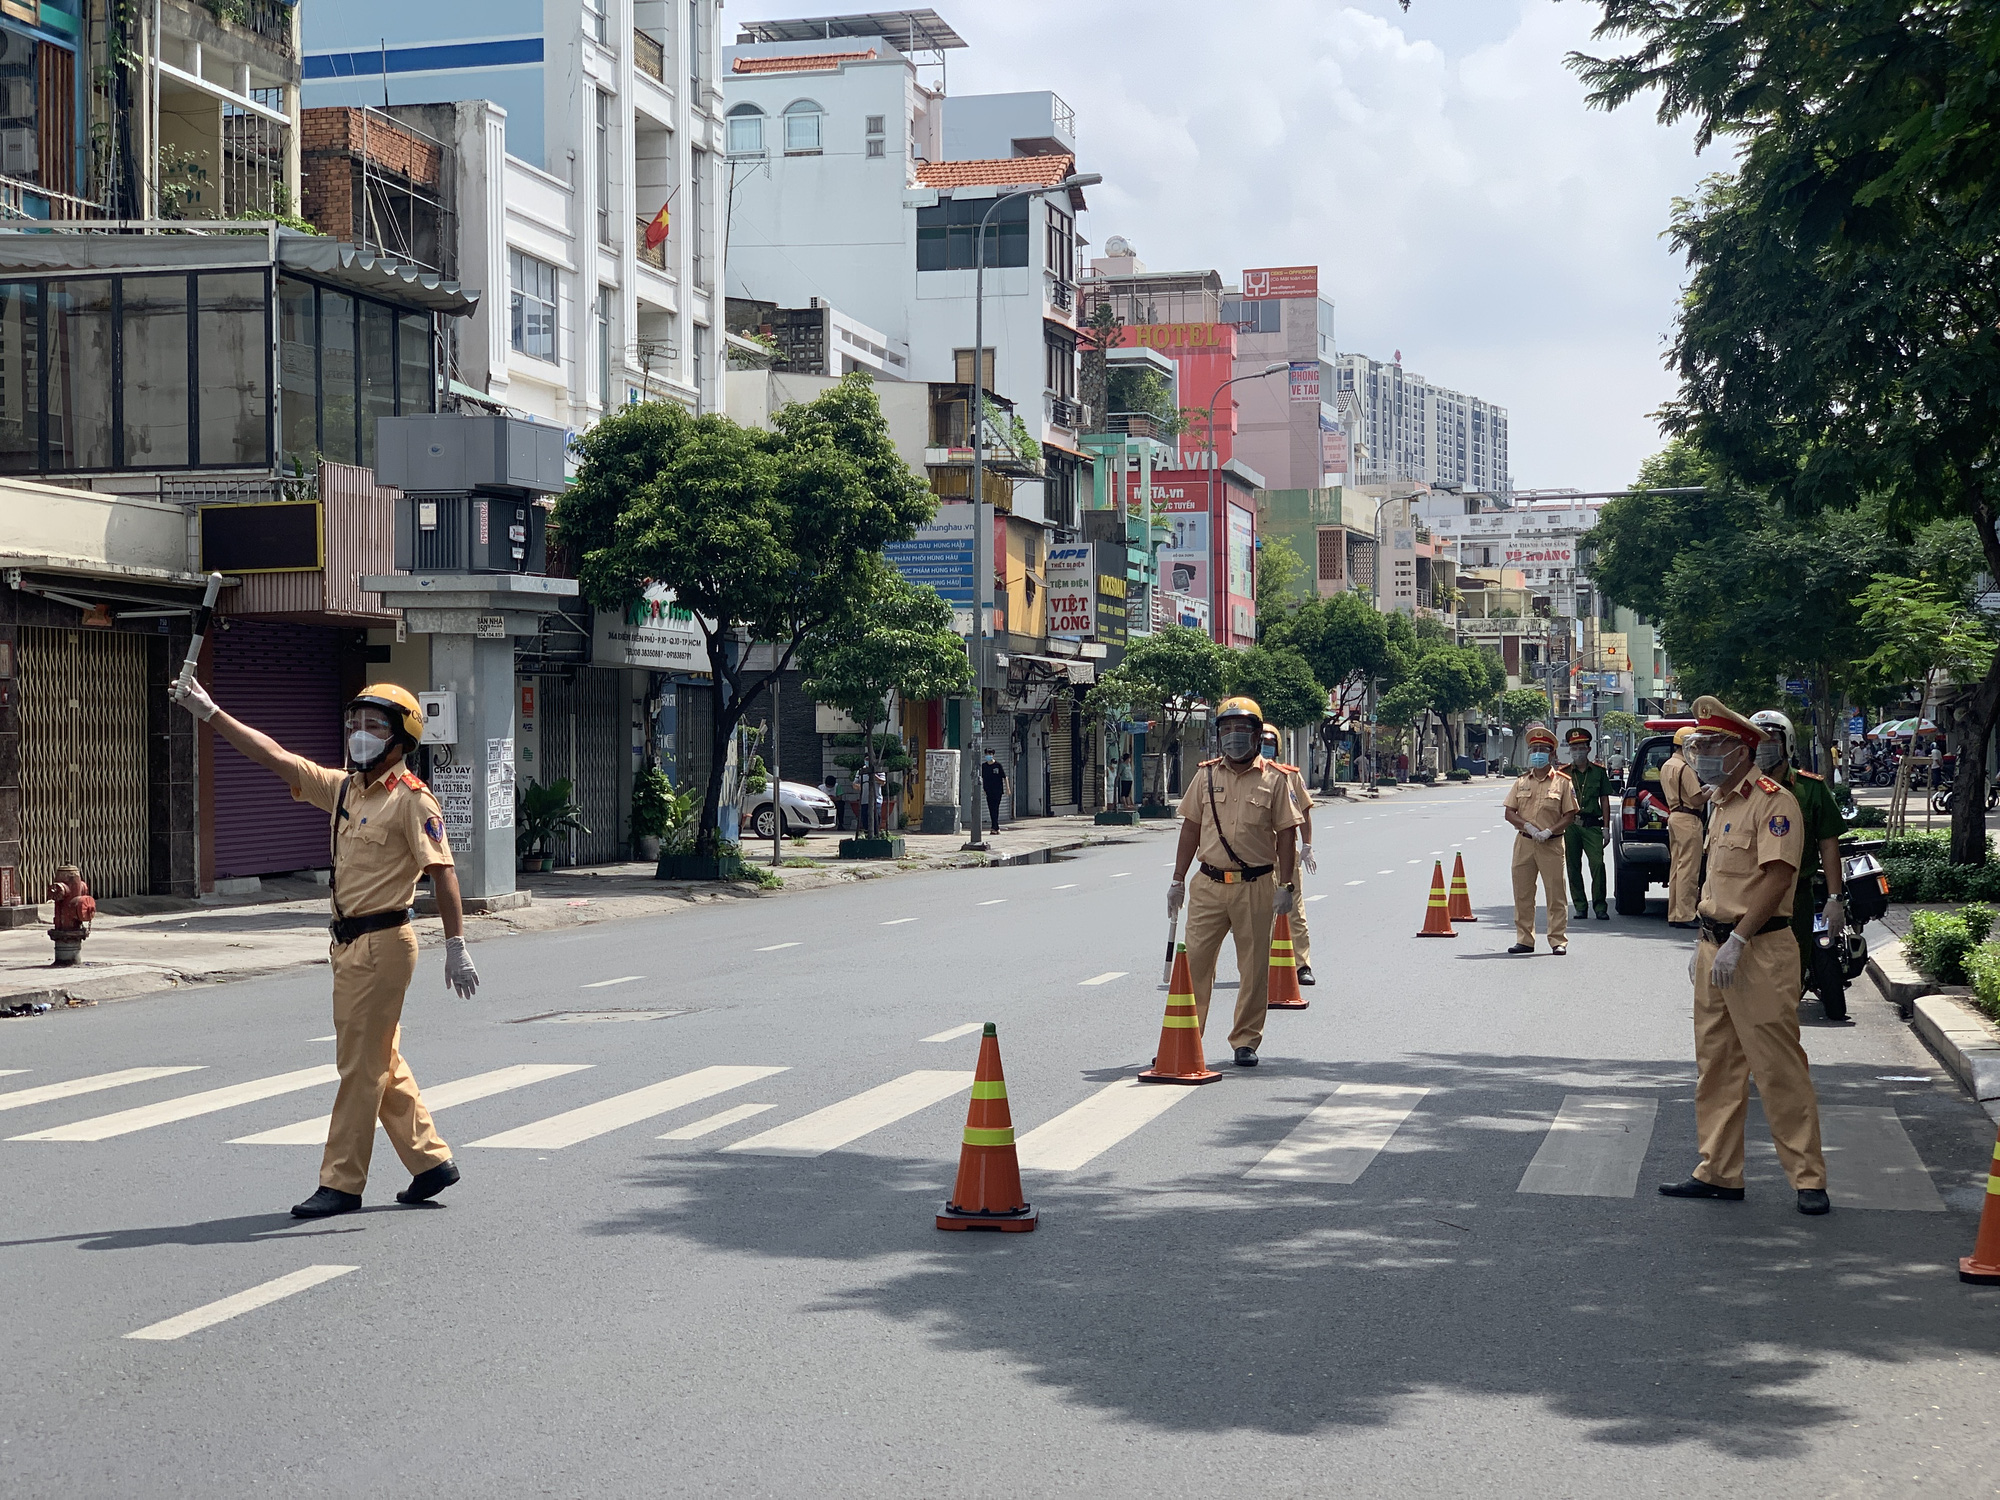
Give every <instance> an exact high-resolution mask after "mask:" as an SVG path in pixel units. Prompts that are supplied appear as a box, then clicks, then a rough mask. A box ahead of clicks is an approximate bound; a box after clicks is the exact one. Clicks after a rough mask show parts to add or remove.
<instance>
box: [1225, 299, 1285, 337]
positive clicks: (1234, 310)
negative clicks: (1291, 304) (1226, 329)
mask: <svg viewBox="0 0 2000 1500" xmlns="http://www.w3.org/2000/svg"><path fill="white" fill-rule="evenodd" d="M1281 306H1283V304H1282V303H1280V302H1279V301H1278V299H1277V298H1275V297H1256V298H1251V299H1248V300H1246V299H1244V298H1240V297H1225V298H1223V299H1222V321H1223V322H1225V323H1234V324H1235V325H1236V328H1237V331H1238V332H1239V333H1277V332H1280V331H1281V329H1280V324H1279V320H1278V309H1279V308H1280V307H1281Z"/></svg>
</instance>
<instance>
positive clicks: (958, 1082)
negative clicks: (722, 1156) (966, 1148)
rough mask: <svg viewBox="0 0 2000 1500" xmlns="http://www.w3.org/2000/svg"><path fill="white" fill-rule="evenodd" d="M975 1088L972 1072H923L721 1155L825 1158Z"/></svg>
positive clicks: (892, 1081) (831, 1106) (739, 1144)
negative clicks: (835, 1151) (953, 1096)
mask: <svg viewBox="0 0 2000 1500" xmlns="http://www.w3.org/2000/svg"><path fill="white" fill-rule="evenodd" d="M971 1086H972V1074H971V1073H970V1072H964V1073H960V1072H955V1071H954V1072H945V1071H942V1070H939V1069H932V1068H919V1069H917V1070H916V1071H915V1072H913V1073H905V1074H904V1075H903V1076H902V1077H901V1078H892V1079H890V1080H889V1082H887V1083H883V1084H878V1085H876V1086H875V1087H874V1088H872V1089H867V1090H864V1091H863V1092H861V1093H859V1094H856V1095H854V1096H853V1097H852V1098H849V1099H843V1100H841V1101H840V1102H839V1103H838V1104H829V1105H828V1106H827V1107H826V1108H825V1109H816V1110H814V1111H813V1112H812V1113H811V1114H809V1115H801V1116H800V1117H799V1118H798V1119H796V1120H788V1121H787V1122H786V1123H784V1124H783V1125H778V1126H774V1127H773V1128H771V1129H770V1130H767V1131H765V1132H764V1133H763V1134H762V1135H753V1136H751V1137H750V1139H749V1140H747V1141H738V1142H737V1143H736V1144H735V1145H733V1146H724V1147H723V1148H722V1149H723V1150H725V1151H742V1152H746V1153H748V1154H749V1155H752V1156H823V1155H825V1154H826V1153H827V1152H829V1151H832V1150H835V1149H837V1148H839V1147H841V1146H845V1145H847V1144H848V1143H849V1142H850V1141H858V1140H860V1139H861V1137H863V1136H864V1135H868V1134H870V1133H871V1132H873V1131H877V1130H880V1129H882V1128H883V1127H884V1126H885V1125H893V1124H895V1123H896V1121H898V1120H900V1119H902V1118H903V1117H904V1116H905V1115H913V1114H915V1113H916V1112H917V1111H918V1110H920V1109H926V1108H928V1107H929V1106H931V1105H933V1104H936V1103H938V1102H939V1101H940V1100H944V1099H949V1098H950V1097H951V1096H952V1095H953V1094H959V1093H963V1092H964V1091H965V1090H966V1089H968V1088H970V1087H971Z"/></svg>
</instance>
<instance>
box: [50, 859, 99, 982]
mask: <svg viewBox="0 0 2000 1500" xmlns="http://www.w3.org/2000/svg"><path fill="white" fill-rule="evenodd" d="M47 895H48V899H49V900H51V901H53V902H54V903H55V907H56V920H55V926H54V927H53V928H51V929H50V931H49V941H50V942H52V943H54V944H55V945H56V967H57V968H67V967H68V966H69V965H70V964H73V963H75V962H76V961H77V958H78V957H79V956H80V955H81V954H82V952H83V940H84V939H85V938H87V937H89V936H90V919H91V918H92V917H94V916H96V915H97V902H96V901H94V900H93V899H91V895H90V885H89V882H87V881H86V880H85V879H84V878H83V872H82V871H81V870H79V869H77V867H76V866H75V865H64V866H62V867H61V868H60V869H58V870H57V871H56V878H55V879H54V880H51V881H50V882H49V889H48V892H47Z"/></svg>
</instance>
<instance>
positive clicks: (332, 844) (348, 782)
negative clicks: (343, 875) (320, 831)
mask: <svg viewBox="0 0 2000 1500" xmlns="http://www.w3.org/2000/svg"><path fill="white" fill-rule="evenodd" d="M353 784H354V778H353V777H352V776H343V777H341V778H340V798H339V800H338V801H336V802H335V803H334V805H333V817H332V818H331V819H330V820H329V821H328V823H327V834H326V896H327V900H328V901H329V902H330V903H331V904H332V906H333V914H334V916H335V917H338V916H339V915H340V896H339V894H338V888H337V886H336V885H335V882H336V881H337V880H338V879H339V876H340V820H341V819H342V818H344V817H346V816H347V789H348V788H349V787H350V786H352V785H353Z"/></svg>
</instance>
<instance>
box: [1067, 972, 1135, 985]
mask: <svg viewBox="0 0 2000 1500" xmlns="http://www.w3.org/2000/svg"><path fill="white" fill-rule="evenodd" d="M1130 972H1131V970H1129V969H1112V970H1110V971H1109V972H1107V973H1103V974H1098V975H1095V976H1094V977H1092V978H1090V979H1086V980H1084V981H1083V985H1092V984H1109V983H1111V981H1112V980H1114V979H1123V978H1124V977H1125V976H1126V975H1127V974H1129V973H1130ZM1083 985H1079V986H1078V988H1079V989H1080V988H1082V987H1083Z"/></svg>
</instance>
